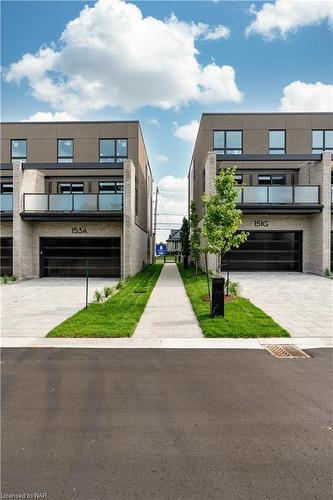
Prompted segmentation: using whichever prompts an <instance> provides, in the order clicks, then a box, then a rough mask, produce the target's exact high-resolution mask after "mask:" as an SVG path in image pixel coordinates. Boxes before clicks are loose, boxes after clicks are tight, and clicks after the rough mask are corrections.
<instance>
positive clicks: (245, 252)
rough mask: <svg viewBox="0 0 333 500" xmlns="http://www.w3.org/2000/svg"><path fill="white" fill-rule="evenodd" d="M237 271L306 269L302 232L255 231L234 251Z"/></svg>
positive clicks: (232, 264)
mask: <svg viewBox="0 0 333 500" xmlns="http://www.w3.org/2000/svg"><path fill="white" fill-rule="evenodd" d="M230 269H231V270H233V271H302V233H301V232H291V231H289V232H280V231H251V232H250V235H249V237H248V240H247V241H246V242H245V243H243V245H241V246H240V247H239V248H238V249H235V250H232V252H231V253H230Z"/></svg>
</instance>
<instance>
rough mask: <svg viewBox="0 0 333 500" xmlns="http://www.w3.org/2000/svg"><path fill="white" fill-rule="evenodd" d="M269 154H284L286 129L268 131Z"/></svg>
mask: <svg viewBox="0 0 333 500" xmlns="http://www.w3.org/2000/svg"><path fill="white" fill-rule="evenodd" d="M269 154H270V155H284V154H286V131H285V130H270V131H269Z"/></svg>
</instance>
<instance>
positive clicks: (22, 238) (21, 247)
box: [13, 162, 45, 280]
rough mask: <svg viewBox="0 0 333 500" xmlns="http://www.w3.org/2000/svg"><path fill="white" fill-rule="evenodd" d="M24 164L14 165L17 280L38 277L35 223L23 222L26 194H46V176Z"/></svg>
mask: <svg viewBox="0 0 333 500" xmlns="http://www.w3.org/2000/svg"><path fill="white" fill-rule="evenodd" d="M23 166H24V164H22V163H21V162H14V163H13V273H14V274H15V276H16V277H17V279H19V280H21V279H27V278H36V277H38V272H36V270H35V272H34V270H33V259H32V238H33V223H32V222H27V221H24V220H22V218H21V215H20V214H21V212H22V211H23V195H24V193H38V192H39V193H44V191H45V183H44V175H43V174H42V173H41V172H39V171H38V170H23Z"/></svg>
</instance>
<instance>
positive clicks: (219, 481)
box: [1, 348, 333, 500]
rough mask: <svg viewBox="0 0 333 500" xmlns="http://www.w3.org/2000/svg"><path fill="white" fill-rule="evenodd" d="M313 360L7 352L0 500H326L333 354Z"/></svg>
mask: <svg viewBox="0 0 333 500" xmlns="http://www.w3.org/2000/svg"><path fill="white" fill-rule="evenodd" d="M309 352H310V353H311V354H312V355H313V358H312V359H310V360H277V359H275V358H273V357H272V356H270V355H269V354H268V353H266V352H265V351H260V350H256V351H254V350H247V351H245V350H222V349H221V350H209V349H207V350H194V349H193V350H178V349H177V350H171V349H170V350H157V349H156V350H153V349H137V350H136V349H133V350H131V349H123V350H122V349H46V348H44V349H32V348H30V349H3V351H2V365H1V366H2V495H3V496H1V498H8V497H6V496H4V495H6V494H13V493H16V494H18V493H21V494H24V493H25V497H21V498H29V497H28V496H27V494H30V495H34V496H30V498H47V499H48V500H50V499H56V500H67V499H84V500H104V499H111V500H113V499H142V500H148V499H158V500H164V499H165V500H169V499H177V500H179V499H191V500H206V499H219V500H220V499H226V500H230V499H247V500H248V499H255V500H260V499H264V498H265V499H281V500H289V499H292V500H297V499H302V500H303V499H315V498H317V499H320V500H323V499H331V498H332V491H333V489H332V487H333V484H332V475H331V471H330V469H331V466H332V461H333V453H332V436H333V430H332V429H333V425H332V401H333V397H332V396H333V394H332V359H333V358H332V355H333V351H332V350H328V349H326V350H324V349H322V350H313V351H309ZM36 494H39V495H40V496H39V497H38V496H37V495H36ZM43 494H44V497H43V496H41V495H43ZM45 494H46V496H45ZM17 498H18V497H17Z"/></svg>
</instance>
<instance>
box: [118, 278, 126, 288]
mask: <svg viewBox="0 0 333 500" xmlns="http://www.w3.org/2000/svg"><path fill="white" fill-rule="evenodd" d="M127 282H128V279H127V280H124V279H123V278H120V280H119V281H118V283H117V284H116V289H117V290H120V289H121V288H123V286H125V284H126V283H127Z"/></svg>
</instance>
